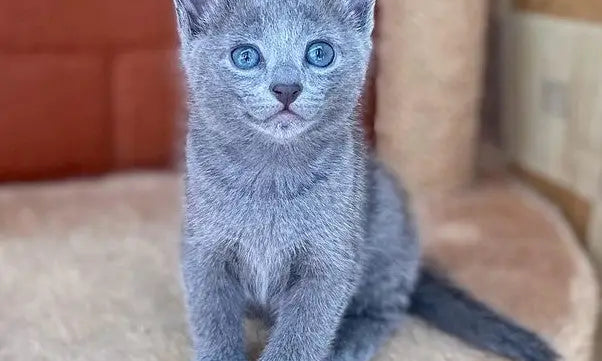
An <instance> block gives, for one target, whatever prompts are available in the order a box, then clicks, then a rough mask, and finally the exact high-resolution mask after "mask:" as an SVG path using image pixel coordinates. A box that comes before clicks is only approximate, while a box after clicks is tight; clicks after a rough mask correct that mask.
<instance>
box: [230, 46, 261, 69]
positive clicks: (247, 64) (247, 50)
mask: <svg viewBox="0 0 602 361" xmlns="http://www.w3.org/2000/svg"><path fill="white" fill-rule="evenodd" d="M260 61H261V53H260V52H259V50H257V49H256V48H255V47H254V46H252V45H241V46H239V47H237V48H235V49H234V50H232V63H234V66H236V67H237V68H239V69H242V70H249V69H253V68H255V67H256V66H257V65H259V62H260Z"/></svg>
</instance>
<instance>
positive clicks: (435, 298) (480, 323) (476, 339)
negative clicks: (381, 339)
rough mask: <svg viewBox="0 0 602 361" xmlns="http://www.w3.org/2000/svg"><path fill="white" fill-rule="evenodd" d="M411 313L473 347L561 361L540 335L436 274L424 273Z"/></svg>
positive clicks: (523, 359)
mask: <svg viewBox="0 0 602 361" xmlns="http://www.w3.org/2000/svg"><path fill="white" fill-rule="evenodd" d="M409 311H410V314H413V315H415V316H418V317H419V318H422V319H423V320H425V321H426V322H428V323H430V324H432V325H433V326H434V327H436V328H438V329H440V330H441V331H443V332H446V333H449V334H451V335H453V336H456V337H458V338H460V339H461V340H463V341H464V342H466V343H468V344H470V345H472V346H473V347H476V348H479V349H482V350H485V351H489V352H493V353H495V354H498V355H500V356H504V357H507V358H510V359H512V360H515V361H554V360H558V359H559V357H558V355H557V354H556V353H555V352H554V351H553V350H552V349H551V348H550V346H548V344H546V343H545V342H544V341H543V340H542V339H541V338H540V337H538V336H537V335H536V334H534V333H533V332H530V331H528V330H526V329H524V328H523V327H521V326H519V325H518V324H517V323H515V322H514V321H512V320H510V319H508V318H506V317H504V316H502V315H500V314H498V313H496V312H495V311H493V310H492V309H490V308H488V307H487V306H486V305H485V304H483V303H481V302H479V301H477V300H475V299H474V298H473V297H471V295H470V294H469V293H468V292H466V291H463V290H461V289H459V288H458V287H456V286H454V285H453V283H452V282H450V281H449V280H447V279H445V278H444V277H442V276H439V275H438V274H437V273H435V272H434V271H432V270H426V269H425V270H423V271H422V273H421V275H420V280H419V281H418V285H417V287H416V291H415V293H414V295H413V298H412V303H411V306H410V310H409Z"/></svg>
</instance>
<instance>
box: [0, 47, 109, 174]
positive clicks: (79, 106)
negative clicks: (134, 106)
mask: <svg viewBox="0 0 602 361" xmlns="http://www.w3.org/2000/svg"><path fill="white" fill-rule="evenodd" d="M0 84H2V86H0V129H1V131H0V179H2V180H5V179H15V178H31V177H37V176H54V175H75V174H84V173H89V172H98V171H102V170H104V169H106V168H107V166H108V162H109V160H110V154H111V153H110V147H109V146H110V143H109V135H110V132H109V129H108V125H110V123H109V122H108V121H107V119H106V118H107V117H106V115H107V106H106V103H107V102H106V98H107V97H106V88H107V85H106V80H105V72H104V65H103V62H102V60H101V59H97V58H95V57H92V56H54V55H18V56H10V55H8V56H7V55H2V56H0Z"/></svg>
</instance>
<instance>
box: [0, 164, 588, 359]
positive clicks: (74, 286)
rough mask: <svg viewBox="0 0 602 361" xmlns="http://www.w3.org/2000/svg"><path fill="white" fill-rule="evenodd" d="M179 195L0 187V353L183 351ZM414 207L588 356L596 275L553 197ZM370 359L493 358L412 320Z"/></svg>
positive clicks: (517, 304) (95, 355)
mask: <svg viewBox="0 0 602 361" xmlns="http://www.w3.org/2000/svg"><path fill="white" fill-rule="evenodd" d="M180 198H181V197H180V181H179V179H178V178H177V177H176V176H173V175H169V174H143V175H128V176H117V177H111V178H108V179H104V180H100V181H77V182H67V183H60V184H49V185H28V186H4V187H2V188H0V265H1V266H0V295H1V296H0V360H1V361H34V360H35V361H39V360H49V361H115V360H119V361H138V360H139V361H176V360H180V361H182V360H188V359H189V340H188V337H187V332H186V323H185V319H184V309H183V307H182V301H181V293H180V282H179V277H178V275H179V273H178V265H177V253H178V251H177V249H178V233H179V223H180V221H179V217H180V216H179V204H180ZM419 209H420V210H421V212H420V214H421V219H422V220H423V222H424V229H425V233H424V235H425V240H426V241H425V244H426V249H427V253H428V254H429V255H430V256H431V257H434V258H436V259H437V260H438V261H439V262H440V263H441V264H442V265H444V266H445V267H447V268H448V269H450V271H451V273H452V275H453V276H454V277H455V278H456V279H457V280H458V281H460V282H461V283H462V284H464V285H465V286H466V287H468V288H470V289H471V290H472V291H474V292H475V293H476V294H478V295H479V297H480V298H482V299H483V300H486V301H487V302H489V303H490V304H492V305H494V306H495V307H497V308H499V309H501V310H503V311H504V312H507V313H510V314H512V315H513V316H514V317H516V318H517V319H520V320H521V322H523V323H525V324H527V325H529V326H530V327H533V328H535V329H537V330H539V331H540V332H541V333H542V334H543V335H544V336H545V337H546V338H547V339H548V340H550V341H551V342H552V343H553V344H554V345H555V346H556V347H557V348H558V350H559V351H560V352H561V353H562V354H563V355H564V356H565V359H566V360H567V361H568V360H570V361H587V360H589V357H590V352H591V346H592V345H591V344H592V337H593V336H592V334H593V329H594V325H595V321H594V318H595V317H594V316H595V313H596V309H597V296H596V294H597V290H596V282H595V280H594V277H593V275H592V271H591V269H590V266H589V264H588V262H587V260H586V258H585V257H584V256H583V254H582V253H581V252H580V250H579V249H578V247H577V244H576V242H575V240H574V238H573V236H572V235H571V233H570V232H569V231H568V228H567V227H566V225H565V224H564V222H563V221H562V220H561V218H560V217H559V216H558V215H557V214H556V213H555V212H554V211H551V210H550V208H549V206H548V205H547V204H545V203H542V202H541V201H540V200H538V199H537V198H535V197H534V196H532V195H531V194H530V193H529V192H527V191H525V190H523V189H522V188H520V187H517V186H516V185H513V184H509V183H507V182H493V183H489V184H488V185H486V186H482V187H480V188H479V189H476V190H473V191H470V192H467V193H465V194H460V195H457V196H454V197H453V198H446V199H436V200H430V201H426V202H424V203H421V204H420V207H419ZM249 333H250V336H251V337H250V339H251V340H256V339H261V338H262V337H261V336H262V334H261V332H260V331H258V330H257V329H256V328H253V327H250V330H249ZM250 347H251V352H252V353H253V352H256V351H257V347H258V346H257V345H256V344H255V343H253V344H252V345H251V346H250ZM378 360H381V361H386V360H389V361H393V360H399V361H402V360H408V361H410V360H411V361H434V360H446V361H477V360H479V361H481V360H496V358H494V357H493V356H487V355H484V354H482V353H480V352H477V351H475V350H472V349H470V348H469V347H467V346H465V345H463V344H462V343H461V342H459V341H457V340H455V339H453V338H451V337H448V336H445V335H443V334H441V333H439V332H437V331H435V330H433V329H431V328H429V327H428V326H426V325H424V324H423V323H421V322H419V321H417V320H412V319H409V320H407V322H406V325H405V328H404V329H403V330H402V331H401V332H400V333H399V334H398V335H396V337H395V338H394V339H392V340H391V341H390V342H389V344H388V345H387V347H385V348H384V349H383V350H382V352H381V355H380V356H379V358H378Z"/></svg>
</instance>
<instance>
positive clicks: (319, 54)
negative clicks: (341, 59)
mask: <svg viewBox="0 0 602 361" xmlns="http://www.w3.org/2000/svg"><path fill="white" fill-rule="evenodd" d="M305 59H306V60H307V62H308V63H309V64H311V65H313V66H317V67H318V68H326V67H327V66H329V65H330V64H332V62H333V61H334V49H333V47H332V45H330V44H328V43H327V42H324V41H316V42H314V43H311V44H310V45H309V46H308V47H307V51H306V53H305Z"/></svg>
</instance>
